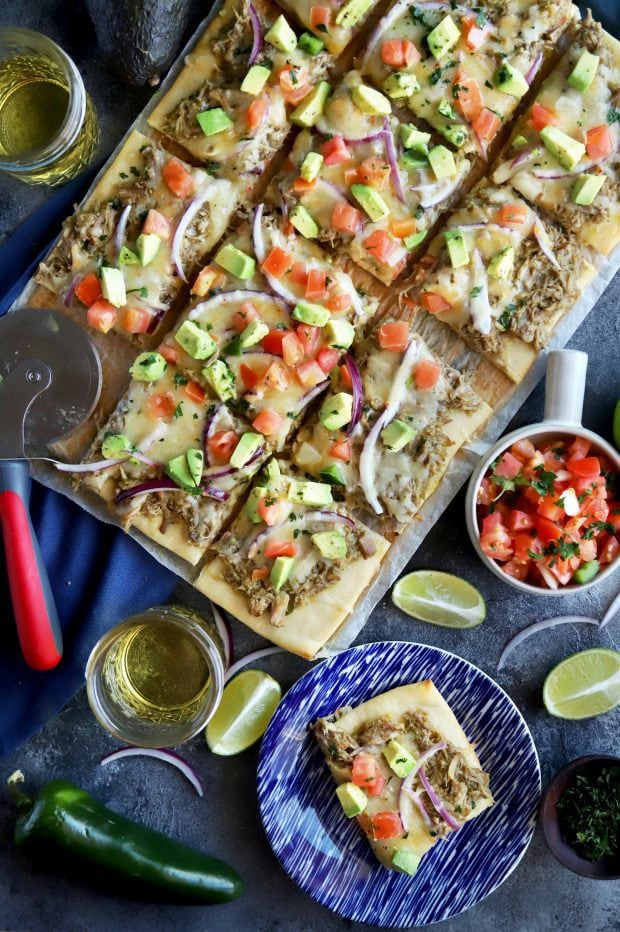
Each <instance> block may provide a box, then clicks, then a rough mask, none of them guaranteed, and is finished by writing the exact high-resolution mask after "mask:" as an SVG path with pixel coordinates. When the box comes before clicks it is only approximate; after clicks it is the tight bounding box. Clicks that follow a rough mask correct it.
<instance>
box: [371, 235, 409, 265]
mask: <svg viewBox="0 0 620 932" xmlns="http://www.w3.org/2000/svg"><path fill="white" fill-rule="evenodd" d="M402 248H403V247H402V246H400V245H399V244H398V243H395V242H394V241H393V239H392V238H391V237H390V235H389V233H386V232H385V230H374V231H373V232H372V233H371V234H370V236H367V237H366V239H365V240H364V249H365V250H366V252H368V253H370V255H371V256H373V257H374V258H375V259H377V261H379V262H382V263H383V264H384V265H387V266H389V267H390V268H391V269H392V268H394V267H395V266H396V265H398V262H399V261H400V260H399V259H398V255H399V253H400V252H401V250H402Z"/></svg>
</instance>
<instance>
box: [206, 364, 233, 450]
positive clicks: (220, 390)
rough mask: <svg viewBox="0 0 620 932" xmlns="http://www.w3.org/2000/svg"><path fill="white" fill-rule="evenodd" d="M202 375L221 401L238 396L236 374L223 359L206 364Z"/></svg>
mask: <svg viewBox="0 0 620 932" xmlns="http://www.w3.org/2000/svg"><path fill="white" fill-rule="evenodd" d="M202 376H203V378H204V379H206V381H207V382H208V383H209V385H210V386H211V388H212V389H213V391H214V392H215V394H216V395H217V397H218V398H219V399H220V401H223V402H227V401H234V399H235V398H236V397H237V386H236V383H235V376H234V375H233V373H232V372H231V370H230V369H229V368H228V366H227V365H226V363H225V362H224V360H223V359H216V360H215V361H214V362H212V363H211V364H210V365H208V366H205V368H204V369H203V370H202ZM235 453H236V450H235ZM233 456H234V454H233ZM231 462H232V460H231Z"/></svg>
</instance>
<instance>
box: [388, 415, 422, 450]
mask: <svg viewBox="0 0 620 932" xmlns="http://www.w3.org/2000/svg"><path fill="white" fill-rule="evenodd" d="M416 434H417V430H416V429H415V428H414V427H411V425H410V424H405V422H404V421H401V420H399V418H395V419H394V420H393V421H392V422H391V423H390V424H388V426H387V427H384V428H383V430H382V431H381V439H382V440H383V443H384V445H385V446H386V447H387V448H388V450H392V451H393V452H395V453H396V452H398V450H402V448H403V447H404V446H406V445H407V444H408V443H409V442H410V441H411V440H413V438H414V437H415V435H416Z"/></svg>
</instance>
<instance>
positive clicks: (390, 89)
mask: <svg viewBox="0 0 620 932" xmlns="http://www.w3.org/2000/svg"><path fill="white" fill-rule="evenodd" d="M382 87H383V90H384V91H385V93H386V94H387V95H388V97H391V98H392V100H400V99H401V98H402V97H411V96H412V95H413V94H418V93H419V92H420V90H421V88H420V84H419V82H418V79H417V78H416V76H415V75H414V74H408V73H407V72H404V71H397V72H395V73H394V74H391V75H390V76H389V78H386V79H385V81H384V82H383V85H382Z"/></svg>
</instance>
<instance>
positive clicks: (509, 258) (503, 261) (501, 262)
mask: <svg viewBox="0 0 620 932" xmlns="http://www.w3.org/2000/svg"><path fill="white" fill-rule="evenodd" d="M514 264H515V248H514V246H504V248H503V249H500V251H499V252H496V253H495V255H494V256H493V258H492V259H491V261H490V262H489V264H488V265H487V275H490V276H491V278H510V275H511V274H512V270H513V268H514Z"/></svg>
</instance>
